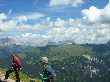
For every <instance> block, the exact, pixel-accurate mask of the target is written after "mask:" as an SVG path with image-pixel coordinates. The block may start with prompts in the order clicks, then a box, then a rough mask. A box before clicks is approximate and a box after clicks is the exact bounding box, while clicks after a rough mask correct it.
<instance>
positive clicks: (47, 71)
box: [40, 57, 56, 82]
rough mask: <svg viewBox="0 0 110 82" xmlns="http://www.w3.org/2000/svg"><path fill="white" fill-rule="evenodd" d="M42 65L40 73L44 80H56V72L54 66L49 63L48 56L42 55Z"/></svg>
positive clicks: (50, 81) (53, 81)
mask: <svg viewBox="0 0 110 82" xmlns="http://www.w3.org/2000/svg"><path fill="white" fill-rule="evenodd" d="M40 65H41V68H42V74H40V76H41V78H42V82H55V77H56V74H55V71H54V70H53V69H52V67H51V66H50V65H49V64H48V58H47V57H41V59H40Z"/></svg>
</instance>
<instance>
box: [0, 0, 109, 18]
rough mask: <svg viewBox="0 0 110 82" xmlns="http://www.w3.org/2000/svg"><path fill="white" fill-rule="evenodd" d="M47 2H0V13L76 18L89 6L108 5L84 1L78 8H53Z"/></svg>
mask: <svg viewBox="0 0 110 82" xmlns="http://www.w3.org/2000/svg"><path fill="white" fill-rule="evenodd" d="M49 1H50V0H0V12H4V13H8V12H9V11H11V14H15V15H16V14H23V13H30V12H40V13H44V14H46V15H47V16H50V17H53V18H56V17H61V18H70V17H72V18H77V17H81V13H80V11H81V10H82V9H85V8H89V7H90V6H91V5H94V6H96V7H97V8H103V7H104V6H105V5H106V4H107V3H108V0H84V3H83V4H81V5H80V6H78V7H72V6H71V5H63V6H59V7H57V8H55V7H50V6H49V3H50V2H49ZM62 3H63V2H62Z"/></svg>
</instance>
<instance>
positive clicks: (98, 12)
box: [0, 4, 110, 46]
mask: <svg viewBox="0 0 110 82" xmlns="http://www.w3.org/2000/svg"><path fill="white" fill-rule="evenodd" d="M109 11H110V5H109V4H108V5H107V6H106V7H105V8H104V9H98V8H96V7H94V6H92V7H90V8H89V9H83V10H82V18H80V19H73V18H69V19H61V18H57V19H55V20H51V18H50V17H45V15H42V14H41V15H36V14H35V17H31V16H34V15H33V14H30V15H21V16H17V17H15V19H8V16H7V15H6V14H4V13H0V35H1V36H2V35H4V37H0V41H1V42H2V40H3V41H4V38H7V37H8V38H9V39H11V40H10V42H9V43H10V44H17V45H31V46H46V45H48V44H50V43H56V44H57V43H61V42H62V43H63V42H66V43H77V44H86V43H88V44H105V43H107V42H108V41H109V40H110V27H109V26H110V19H109V18H110V12H109ZM37 16H38V17H37ZM42 17H45V18H43V20H42V21H40V22H35V23H34V24H30V23H28V20H39V19H40V18H42ZM18 19H19V20H18ZM19 21H20V22H19ZM6 33H7V35H6ZM10 33H11V34H10ZM5 43H7V42H5Z"/></svg>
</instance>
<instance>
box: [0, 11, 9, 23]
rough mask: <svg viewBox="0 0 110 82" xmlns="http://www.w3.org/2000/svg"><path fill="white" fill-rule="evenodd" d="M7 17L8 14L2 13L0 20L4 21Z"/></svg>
mask: <svg viewBox="0 0 110 82" xmlns="http://www.w3.org/2000/svg"><path fill="white" fill-rule="evenodd" d="M5 19H7V16H6V14H4V13H0V21H3V20H5Z"/></svg>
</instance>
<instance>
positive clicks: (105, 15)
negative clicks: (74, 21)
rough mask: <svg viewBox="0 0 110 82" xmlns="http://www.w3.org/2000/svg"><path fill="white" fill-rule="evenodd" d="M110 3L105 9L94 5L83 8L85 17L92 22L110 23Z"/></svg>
mask: <svg viewBox="0 0 110 82" xmlns="http://www.w3.org/2000/svg"><path fill="white" fill-rule="evenodd" d="M109 11H110V5H109V4H108V5H107V6H106V7H105V8H104V9H98V8H96V7H94V6H92V7H90V8H89V9H84V10H82V13H83V16H84V17H83V19H84V20H86V21H88V22H90V23H110V12H109Z"/></svg>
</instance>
